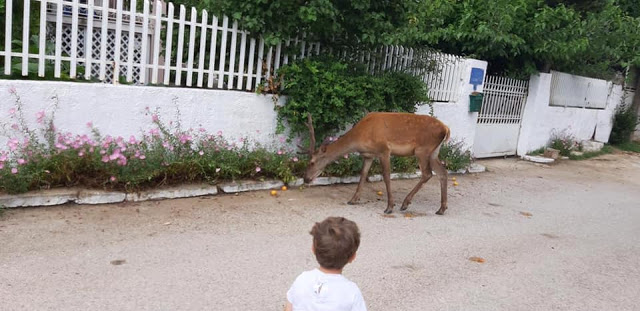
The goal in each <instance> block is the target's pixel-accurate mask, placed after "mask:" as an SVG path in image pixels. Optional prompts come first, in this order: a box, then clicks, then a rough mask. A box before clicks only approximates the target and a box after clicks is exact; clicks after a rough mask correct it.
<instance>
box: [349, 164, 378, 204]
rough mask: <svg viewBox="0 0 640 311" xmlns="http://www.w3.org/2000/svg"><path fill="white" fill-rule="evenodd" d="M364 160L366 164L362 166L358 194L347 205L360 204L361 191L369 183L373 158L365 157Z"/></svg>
mask: <svg viewBox="0 0 640 311" xmlns="http://www.w3.org/2000/svg"><path fill="white" fill-rule="evenodd" d="M362 158H363V159H364V162H363V164H362V172H361V173H360V182H359V183H358V188H356V193H354V194H353V197H352V198H351V200H349V202H348V203H347V204H352V205H353V204H358V201H360V190H362V186H363V185H364V183H365V182H366V181H367V174H368V173H369V169H370V168H371V163H373V158H369V157H364V156H363V157H362Z"/></svg>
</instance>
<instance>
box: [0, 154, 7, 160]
mask: <svg viewBox="0 0 640 311" xmlns="http://www.w3.org/2000/svg"><path fill="white" fill-rule="evenodd" d="M4 161H7V155H6V154H3V155H1V156H0V162H4Z"/></svg>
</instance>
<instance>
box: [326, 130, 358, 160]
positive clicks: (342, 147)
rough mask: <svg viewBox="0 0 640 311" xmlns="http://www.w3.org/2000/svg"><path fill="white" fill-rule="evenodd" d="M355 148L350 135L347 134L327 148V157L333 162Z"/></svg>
mask: <svg viewBox="0 0 640 311" xmlns="http://www.w3.org/2000/svg"><path fill="white" fill-rule="evenodd" d="M356 147H357V146H356V144H355V143H354V141H353V139H351V133H350V132H347V133H346V134H344V135H343V136H342V137H340V138H338V140H336V141H335V142H333V143H332V144H330V145H328V146H327V155H330V160H331V161H333V160H335V159H337V158H339V157H341V156H343V155H345V154H347V153H350V152H353V151H355V150H356Z"/></svg>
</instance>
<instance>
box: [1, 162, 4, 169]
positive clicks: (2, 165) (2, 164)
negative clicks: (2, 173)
mask: <svg viewBox="0 0 640 311" xmlns="http://www.w3.org/2000/svg"><path fill="white" fill-rule="evenodd" d="M3 168H4V163H2V162H0V170H1V169H3Z"/></svg>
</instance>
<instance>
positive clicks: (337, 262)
mask: <svg viewBox="0 0 640 311" xmlns="http://www.w3.org/2000/svg"><path fill="white" fill-rule="evenodd" d="M310 233H311V235H312V236H313V249H314V253H315V255H316V260H318V263H319V264H320V266H321V267H323V268H326V269H342V268H343V267H344V266H345V265H346V264H347V263H349V262H351V261H352V260H353V259H354V258H355V254H356V251H357V250H358V246H360V231H359V230H358V226H357V225H356V223H355V222H353V221H351V220H348V219H346V218H343V217H329V218H327V219H325V220H324V221H322V222H320V223H316V224H315V225H314V226H313V228H311V232H310Z"/></svg>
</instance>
